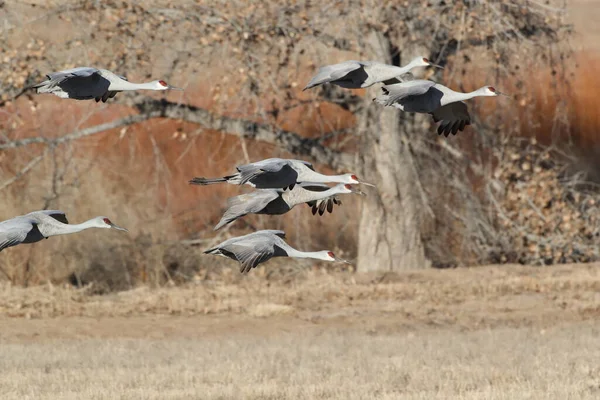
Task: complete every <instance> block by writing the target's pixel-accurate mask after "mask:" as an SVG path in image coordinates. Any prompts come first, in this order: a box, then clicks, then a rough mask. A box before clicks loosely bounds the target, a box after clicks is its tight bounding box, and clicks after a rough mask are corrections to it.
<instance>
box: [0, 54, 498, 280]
mask: <svg viewBox="0 0 600 400" xmlns="http://www.w3.org/2000/svg"><path fill="white" fill-rule="evenodd" d="M428 66H431V67H436V68H442V67H440V66H438V65H435V64H433V63H431V62H430V61H429V60H428V59H427V58H424V57H417V58H414V59H413V60H412V61H411V62H410V63H408V64H407V65H405V66H403V67H397V66H393V65H388V64H383V63H379V62H374V61H346V62H343V63H340V64H334V65H328V66H325V67H322V68H320V69H319V71H318V72H317V74H316V75H315V76H314V77H313V78H312V79H311V80H310V82H309V83H308V84H307V85H306V87H305V88H304V89H303V90H307V89H310V88H313V87H316V86H318V85H322V84H325V83H331V84H334V85H338V86H341V87H343V88H349V89H354V88H366V87H369V86H372V85H374V84H376V83H383V85H382V87H381V90H382V93H381V94H380V95H378V96H377V97H376V98H375V99H373V100H374V101H375V102H376V103H378V104H381V105H383V106H391V107H395V108H397V109H399V110H402V111H405V112H413V113H426V114H430V115H431V116H432V117H433V120H434V121H435V122H436V123H437V122H440V125H439V127H438V129H437V131H438V134H440V135H441V134H444V135H445V136H448V135H449V134H450V133H452V134H453V135H455V134H456V133H457V132H458V131H463V130H464V129H465V126H467V125H470V124H471V117H470V115H469V112H468V109H467V105H466V104H465V103H464V100H468V99H471V98H474V97H478V96H498V95H502V93H500V92H499V91H497V90H496V89H495V88H493V87H491V86H484V87H482V88H480V89H478V90H476V91H473V92H470V93H460V92H455V91H453V90H451V89H449V88H447V87H446V86H443V85H441V84H439V83H435V82H432V81H429V80H421V79H414V77H413V76H412V74H411V73H410V71H411V70H412V69H413V68H416V67H428ZM47 78H48V79H47V80H45V81H44V82H41V83H39V84H37V85H34V86H32V87H31V88H33V89H36V91H37V93H52V94H54V95H56V96H58V97H60V98H68V99H76V100H92V99H94V100H95V101H96V102H99V101H102V102H106V101H107V100H108V99H110V98H113V97H115V96H116V95H117V93H119V92H122V91H128V90H183V89H180V88H177V87H174V86H171V85H169V84H167V83H166V82H165V81H162V80H156V81H151V82H145V83H132V82H129V81H128V80H127V78H125V77H123V76H119V75H116V74H114V73H112V72H111V71H108V70H105V69H96V68H89V67H79V68H73V69H68V70H64V71H59V72H55V73H51V74H49V75H47ZM190 183H191V184H194V185H212V184H217V183H229V184H233V185H249V186H251V187H253V188H254V189H255V190H254V191H253V192H250V193H245V194H241V195H238V196H235V197H232V198H230V199H229V200H228V208H227V210H226V211H225V213H224V215H223V217H222V218H221V220H220V221H219V223H218V224H217V225H216V226H215V228H214V229H215V230H217V229H220V228H221V227H223V226H225V225H226V224H229V223H231V222H234V221H235V220H237V219H239V218H242V217H244V216H245V215H247V214H269V215H279V214H285V213H287V212H288V211H290V210H291V209H292V208H293V207H295V206H296V205H298V204H302V203H305V204H307V205H308V206H309V207H310V208H311V209H312V213H313V215H314V214H316V213H317V212H318V213H319V215H323V214H324V213H325V211H328V212H329V213H331V212H332V211H333V207H334V205H340V204H341V200H340V198H339V196H340V195H342V194H353V193H355V194H359V195H365V193H364V192H362V191H360V190H359V189H357V188H356V187H355V186H353V185H358V184H363V185H367V186H374V185H373V184H371V183H368V182H364V181H361V180H360V179H358V177H357V176H356V175H355V174H352V173H347V174H342V175H325V174H321V173H319V172H317V171H315V169H314V167H313V166H312V165H311V164H310V163H308V162H306V161H302V160H292V159H281V158H269V159H266V160H262V161H258V162H254V163H250V164H244V165H239V166H237V167H236V172H235V173H233V174H231V175H227V176H223V177H219V178H202V177H197V178H193V179H192V180H190ZM328 183H329V184H331V183H335V184H336V185H335V186H333V187H330V186H328V185H327V184H328ZM89 228H107V229H115V230H119V231H125V232H127V229H125V228H121V227H119V226H117V225H115V224H114V223H112V222H111V221H110V219H108V218H107V217H96V218H93V219H91V220H89V221H86V222H83V223H81V224H74V225H70V224H69V222H68V220H67V218H66V215H65V213H64V212H62V211H55V210H42V211H35V212H31V213H29V214H26V215H22V216H18V217H15V218H12V219H9V220H7V221H3V222H0V251H2V250H4V249H6V248H8V247H11V246H16V245H19V244H24V243H35V242H39V241H41V240H43V239H47V238H49V237H50V236H57V235H64V234H69V233H76V232H81V231H83V230H85V229H89ZM284 239H285V233H284V232H283V231H278V230H261V231H257V232H254V233H251V234H248V235H244V236H239V237H234V238H231V239H228V240H226V241H224V242H222V243H220V244H219V245H217V246H215V247H213V248H211V249H208V250H206V251H205V252H204V253H206V254H214V255H219V256H223V257H228V258H231V259H233V260H235V261H238V262H239V263H240V265H241V268H240V271H241V272H242V273H247V272H248V271H250V270H251V269H252V268H254V267H256V266H257V265H259V264H261V263H263V262H265V261H268V260H269V259H271V258H273V257H294V258H312V259H317V260H324V261H338V262H344V263H349V262H348V261H346V260H343V259H341V258H338V257H336V256H335V255H334V254H333V252H331V251H329V250H323V251H316V252H305V251H300V250H297V249H294V248H293V247H291V246H290V245H288V244H287V243H286V242H285V241H284Z"/></svg>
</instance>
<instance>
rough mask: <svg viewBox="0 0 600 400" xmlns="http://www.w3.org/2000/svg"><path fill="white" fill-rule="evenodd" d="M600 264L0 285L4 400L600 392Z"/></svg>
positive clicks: (592, 395) (572, 394)
mask: <svg viewBox="0 0 600 400" xmlns="http://www.w3.org/2000/svg"><path fill="white" fill-rule="evenodd" d="M599 272H600V264H587V265H564V266H555V267H547V268H540V267H524V266H489V267H478V268H459V269H451V270H427V271H416V272H406V273H400V274H383V275H353V274H349V273H348V274H342V273H339V274H327V273H324V272H307V273H306V274H303V275H301V276H298V277H296V278H295V279H293V280H291V281H289V282H285V281H282V280H278V281H267V280H266V279H264V278H263V277H261V276H259V274H254V275H252V274H250V275H248V277H247V278H246V279H244V280H242V281H241V282H240V283H237V284H224V283H218V282H210V281H207V282H199V283H198V284H195V285H189V286H184V287H173V288H164V289H148V288H140V289H137V290H132V291H128V292H122V293H118V294H113V295H108V296H92V295H89V294H87V293H86V289H79V290H75V289H70V288H62V287H53V286H42V287H35V288H29V289H23V288H15V287H11V286H8V285H5V286H3V287H1V288H0V327H1V328H0V344H1V345H0V391H1V393H3V396H2V398H3V399H27V398H31V399H34V398H35V399H75V398H77V399H79V398H94V399H118V398H122V399H130V398H144V399H165V398H169V399H171V398H174V399H177V398H180V399H184V398H185V399H189V398H198V399H265V398H266V399H281V398H326V399H367V398H377V399H399V398H407V399H432V398H440V399H447V398H457V399H481V398H486V399H520V398H523V399H525V398H557V399H564V398H571V399H576V398H577V399H579V398H597V397H598V396H600V366H598V362H597V361H598V359H600V337H599V333H600V324H599V323H598V318H599V316H600V274H599Z"/></svg>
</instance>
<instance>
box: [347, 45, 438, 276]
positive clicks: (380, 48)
mask: <svg viewBox="0 0 600 400" xmlns="http://www.w3.org/2000/svg"><path fill="white" fill-rule="evenodd" d="M366 44H367V47H368V51H369V52H370V54H369V55H370V56H371V57H370V58H369V59H373V60H380V61H386V62H390V61H391V56H390V55H391V51H390V45H389V42H388V40H387V39H386V38H385V37H383V35H381V34H378V33H374V34H372V35H371V36H370V37H368V38H367V43H366ZM408 56H413V54H409V55H408ZM408 56H407V57H404V59H403V60H402V62H403V63H406V62H407V58H408ZM376 90H377V91H379V86H378V85H376V86H373V89H370V91H369V94H368V96H367V99H366V101H367V102H369V103H370V104H367V106H366V107H365V110H364V111H363V112H362V115H361V116H360V117H359V118H360V124H361V126H360V130H359V132H360V135H361V150H360V151H361V154H360V158H361V167H362V175H363V177H364V179H365V180H366V181H367V182H369V181H370V182H372V183H374V184H376V185H377V188H376V189H377V190H371V191H369V194H368V196H367V197H366V198H365V199H364V201H363V203H362V204H363V205H362V213H361V219H360V226H359V239H358V266H357V269H358V271H361V272H365V271H397V270H403V269H411V268H427V267H429V265H430V263H429V261H428V260H427V258H426V257H425V251H424V246H423V242H422V240H421V233H420V225H421V224H420V219H421V218H420V217H421V215H420V212H421V208H422V207H421V206H420V204H421V194H420V193H421V191H420V190H419V189H418V187H419V186H418V176H417V173H416V170H415V167H414V165H413V163H412V155H411V154H410V149H409V146H408V138H409V137H412V138H418V137H419V135H422V134H423V132H416V130H417V129H415V125H419V126H422V125H423V124H422V123H421V124H415V123H414V119H415V118H414V117H412V116H408V115H406V114H404V115H403V114H402V112H401V111H399V110H397V109H395V108H392V107H386V108H383V107H380V106H378V105H376V104H373V103H372V99H373V98H374V97H375V95H376V94H377V93H376ZM416 118H417V119H418V118H420V117H419V116H417V117H416ZM411 119H412V120H413V122H412V123H411ZM420 120H421V121H423V119H422V117H421V119H420Z"/></svg>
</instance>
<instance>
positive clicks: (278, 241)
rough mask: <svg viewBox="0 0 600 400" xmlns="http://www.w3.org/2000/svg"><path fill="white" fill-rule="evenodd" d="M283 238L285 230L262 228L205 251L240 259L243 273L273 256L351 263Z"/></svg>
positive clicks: (327, 252) (325, 251)
mask: <svg viewBox="0 0 600 400" xmlns="http://www.w3.org/2000/svg"><path fill="white" fill-rule="evenodd" d="M283 239H285V232H283V231H277V230H262V231H257V232H253V233H250V234H248V235H244V236H238V237H234V238H231V239H228V240H226V241H224V242H223V243H221V244H219V245H217V246H215V247H213V248H211V249H208V250H206V251H204V253H205V254H214V255H218V256H222V257H228V258H231V259H232V260H235V261H238V262H239V263H240V272H241V273H248V272H249V271H250V270H251V269H252V268H255V267H256V266H257V265H258V264H261V263H263V262H265V261H268V260H270V259H271V258H273V257H292V258H313V259H315V260H323V261H338V262H343V263H346V264H350V262H349V261H346V260H343V259H341V258H338V257H336V256H335V254H333V252H331V251H329V250H323V251H300V250H296V249H294V248H293V247H291V246H290V245H289V244H287V243H286V242H285V241H284V240H283Z"/></svg>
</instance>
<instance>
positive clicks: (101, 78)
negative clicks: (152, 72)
mask: <svg viewBox="0 0 600 400" xmlns="http://www.w3.org/2000/svg"><path fill="white" fill-rule="evenodd" d="M46 77H47V78H48V80H46V81H44V82H42V83H38V84H37V85H34V86H32V88H34V89H37V93H52V94H54V95H56V96H58V97H60V98H63V99H76V100H91V99H95V100H96V102H99V101H100V100H102V102H103V103H106V100H108V99H109V98H112V97H115V96H116V94H117V93H118V92H122V91H125V90H140V89H145V90H168V89H172V90H183V89H181V88H177V87H174V86H171V85H169V84H167V82H165V81H161V80H157V81H152V82H146V83H132V82H128V81H127V78H125V77H124V76H120V75H116V74H114V73H112V72H110V71H108V70H106V69H97V68H90V67H77V68H72V69H66V70H64V71H58V72H53V73H51V74H48V75H46Z"/></svg>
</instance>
